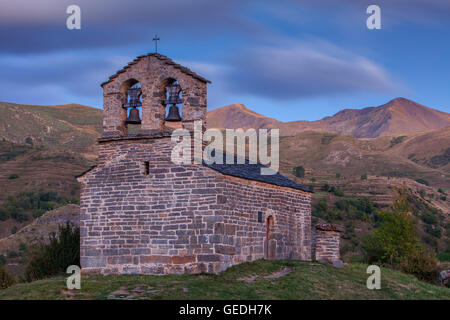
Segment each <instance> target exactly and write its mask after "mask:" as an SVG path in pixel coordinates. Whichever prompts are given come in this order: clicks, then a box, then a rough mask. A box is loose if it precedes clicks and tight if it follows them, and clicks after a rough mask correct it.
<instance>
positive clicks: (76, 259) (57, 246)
mask: <svg viewBox="0 0 450 320" xmlns="http://www.w3.org/2000/svg"><path fill="white" fill-rule="evenodd" d="M70 265H80V229H79V228H75V227H73V226H72V225H71V224H69V223H67V224H66V225H65V226H62V227H60V228H59V234H58V236H56V235H55V234H54V233H53V234H51V235H50V236H49V243H48V244H40V245H39V246H37V247H35V248H34V250H33V251H32V254H31V259H30V263H29V264H28V266H27V268H26V271H25V277H26V279H27V281H34V280H38V279H42V278H45V277H48V276H51V275H55V274H58V273H61V272H65V271H66V269H67V267H68V266H70Z"/></svg>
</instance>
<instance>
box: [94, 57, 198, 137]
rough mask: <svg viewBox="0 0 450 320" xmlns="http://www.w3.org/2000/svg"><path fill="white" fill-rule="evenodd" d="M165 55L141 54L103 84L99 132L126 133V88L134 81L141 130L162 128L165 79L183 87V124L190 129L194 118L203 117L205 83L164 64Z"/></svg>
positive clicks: (109, 133)
mask: <svg viewBox="0 0 450 320" xmlns="http://www.w3.org/2000/svg"><path fill="white" fill-rule="evenodd" d="M167 60H168V59H167V57H164V56H161V55H158V54H153V55H147V56H142V57H139V58H137V59H135V60H134V61H132V62H130V63H129V64H128V66H126V67H125V68H123V69H122V70H120V71H119V72H118V73H117V74H116V75H115V76H114V78H113V79H112V80H111V81H108V82H106V83H104V84H103V85H102V86H103V110H104V116H103V136H104V137H111V136H120V135H124V134H126V133H127V125H126V124H125V120H126V116H127V115H126V112H127V111H126V110H125V109H124V108H122V105H123V104H124V103H125V102H126V97H127V96H126V91H127V90H128V89H129V88H130V87H131V86H132V85H133V84H134V83H135V82H136V81H138V82H139V83H140V85H141V88H142V124H141V132H142V133H143V134H148V133H152V132H162V131H163V130H164V123H165V121H164V119H165V116H166V107H165V106H164V105H163V104H162V101H163V100H165V98H166V92H165V87H166V85H167V84H168V83H169V79H174V80H177V81H178V82H179V84H180V86H181V89H182V91H183V103H182V107H183V108H182V122H183V128H185V129H187V130H193V126H194V123H193V122H194V120H200V121H203V123H205V121H206V104H207V101H206V83H205V82H204V81H201V80H198V79H197V78H194V77H192V76H191V75H190V74H189V73H186V71H183V70H185V69H180V68H176V67H175V66H174V63H173V62H171V63H170V64H167V63H166V62H167Z"/></svg>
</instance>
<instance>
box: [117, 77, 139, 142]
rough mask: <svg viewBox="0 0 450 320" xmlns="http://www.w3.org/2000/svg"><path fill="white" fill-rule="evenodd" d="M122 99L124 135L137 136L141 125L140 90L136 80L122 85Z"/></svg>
mask: <svg viewBox="0 0 450 320" xmlns="http://www.w3.org/2000/svg"><path fill="white" fill-rule="evenodd" d="M121 93H122V96H123V97H124V98H123V103H122V108H123V116H122V121H123V127H124V129H125V130H124V131H125V132H124V133H125V134H138V133H140V132H141V123H142V120H141V119H142V88H141V84H140V83H139V82H138V81H137V80H136V79H130V80H127V81H125V82H124V83H123V85H122V88H121Z"/></svg>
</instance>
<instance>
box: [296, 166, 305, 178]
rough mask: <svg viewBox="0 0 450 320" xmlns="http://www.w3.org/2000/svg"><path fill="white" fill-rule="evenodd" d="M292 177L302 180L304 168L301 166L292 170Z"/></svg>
mask: <svg viewBox="0 0 450 320" xmlns="http://www.w3.org/2000/svg"><path fill="white" fill-rule="evenodd" d="M294 176H296V177H297V178H304V177H305V168H303V166H298V167H295V168H294Z"/></svg>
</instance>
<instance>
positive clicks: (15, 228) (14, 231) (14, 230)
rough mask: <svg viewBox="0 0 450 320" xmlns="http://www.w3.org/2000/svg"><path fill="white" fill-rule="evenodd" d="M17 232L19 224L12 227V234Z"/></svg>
mask: <svg viewBox="0 0 450 320" xmlns="http://www.w3.org/2000/svg"><path fill="white" fill-rule="evenodd" d="M15 233H17V226H14V227H12V229H11V234H15Z"/></svg>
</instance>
